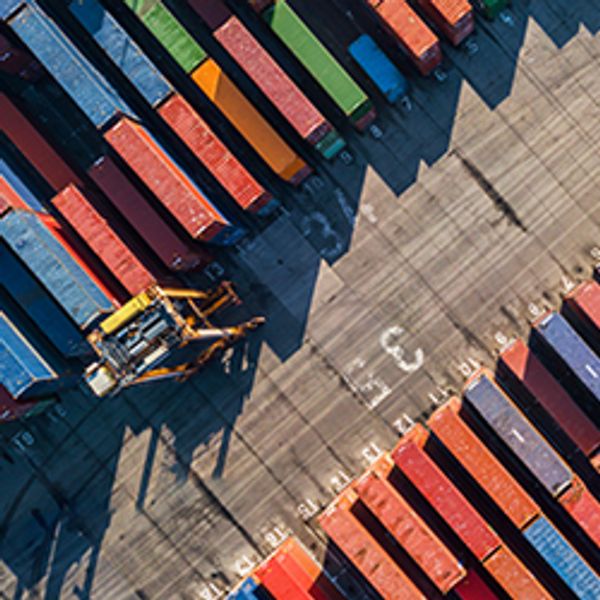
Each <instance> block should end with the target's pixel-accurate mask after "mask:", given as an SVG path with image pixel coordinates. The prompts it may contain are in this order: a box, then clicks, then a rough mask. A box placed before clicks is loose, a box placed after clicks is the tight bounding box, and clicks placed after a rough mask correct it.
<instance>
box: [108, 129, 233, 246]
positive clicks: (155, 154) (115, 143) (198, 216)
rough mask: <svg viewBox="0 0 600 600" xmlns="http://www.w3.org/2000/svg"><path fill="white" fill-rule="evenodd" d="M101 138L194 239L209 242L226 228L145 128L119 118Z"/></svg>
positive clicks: (221, 219)
mask: <svg viewBox="0 0 600 600" xmlns="http://www.w3.org/2000/svg"><path fill="white" fill-rule="evenodd" d="M104 137H105V139H106V140H107V141H108V142H109V143H110V144H111V145H112V147H113V148H114V149H115V150H116V151H117V152H118V153H119V154H120V155H121V157H122V158H123V160H124V161H125V162H126V163H127V164H128V165H129V166H130V167H131V169H132V170H133V171H134V172H135V173H136V174H137V176H138V177H139V178H140V179H141V180H142V181H143V182H144V184H145V185H146V186H147V187H148V189H150V190H151V191H152V193H153V194H154V195H155V196H156V197H157V198H158V199H159V200H160V201H161V202H162V204H163V205H164V206H165V208H167V210H169V212H170V213H171V214H172V215H173V216H174V217H175V218H176V219H177V221H179V223H180V224H181V225H182V226H183V227H184V228H185V229H186V231H187V232H188V233H189V234H190V235H191V236H192V237H193V238H197V239H202V240H204V241H210V240H211V239H212V238H214V237H215V236H216V235H217V234H218V233H219V232H220V231H221V230H222V229H224V228H225V227H226V226H227V225H228V223H227V221H225V220H224V219H223V217H222V216H221V215H220V214H219V213H218V212H217V210H216V209H215V208H214V207H213V206H212V205H211V203H210V202H209V201H208V200H207V199H206V198H205V197H204V196H203V195H202V194H201V193H200V190H199V189H198V188H197V187H196V186H195V185H194V184H192V182H191V181H190V180H189V179H188V177H187V176H186V175H185V173H183V171H181V169H180V168H179V167H178V166H177V165H176V164H175V163H174V162H173V161H172V160H171V158H170V157H169V156H168V155H167V154H166V153H165V152H164V150H163V149H162V148H161V147H160V146H159V145H158V144H157V143H156V141H155V140H154V139H153V138H152V137H151V136H150V135H149V134H148V132H147V131H146V130H145V129H144V127H142V126H141V125H138V124H137V123H135V122H134V121H132V120H131V119H128V118H127V117H122V118H121V119H120V120H119V121H118V122H117V123H116V124H115V125H113V126H112V127H111V128H110V129H109V130H108V131H107V132H106V133H105V134H104Z"/></svg>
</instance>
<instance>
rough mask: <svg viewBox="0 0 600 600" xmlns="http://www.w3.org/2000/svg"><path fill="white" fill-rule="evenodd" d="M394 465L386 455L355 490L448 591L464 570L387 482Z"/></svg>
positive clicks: (398, 540) (395, 536)
mask: <svg viewBox="0 0 600 600" xmlns="http://www.w3.org/2000/svg"><path fill="white" fill-rule="evenodd" d="M393 465H394V463H393V462H392V461H391V459H390V458H389V457H388V456H383V457H382V458H381V459H380V460H379V461H377V463H376V464H375V465H374V466H373V467H372V471H371V472H367V473H366V474H365V475H363V476H362V477H361V478H360V479H359V480H358V481H356V482H355V483H354V484H353V485H352V489H353V490H354V491H355V492H356V493H357V494H358V496H359V498H360V499H361V500H362V502H363V504H364V505H365V506H366V507H367V508H368V509H369V510H370V511H371V512H372V513H373V515H375V517H376V518H377V519H378V520H379V522H380V523H381V524H382V525H383V526H384V527H385V528H386V529H387V531H388V532H389V534H390V535H391V536H392V537H393V538H394V539H395V540H396V541H397V542H398V544H399V545H400V546H402V548H404V550H405V551H406V552H407V553H408V554H409V555H410V556H411V557H412V558H413V560H414V561H415V562H416V563H417V564H418V565H419V567H420V568H421V570H422V571H423V572H424V573H425V574H426V575H427V576H428V577H429V579H431V581H432V582H433V583H434V584H435V585H436V586H437V588H438V589H439V590H440V591H442V592H443V593H447V592H449V591H450V590H451V589H452V588H453V587H454V586H455V585H456V584H457V583H458V582H459V581H460V580H461V579H462V578H463V577H464V576H465V574H466V572H465V569H464V568H463V566H462V565H461V564H460V562H459V561H458V560H457V559H456V558H455V557H454V556H453V554H452V553H451V552H450V551H449V550H448V549H447V548H446V546H444V544H443V543H442V541H441V540H440V539H439V538H438V537H437V536H436V535H435V534H434V533H433V531H431V529H429V527H428V526H427V525H426V524H425V523H424V522H423V520H422V519H421V518H420V517H419V516H418V515H417V514H416V513H415V512H414V511H413V510H412V509H411V508H410V506H409V505H408V504H407V503H406V501H405V500H404V499H403V498H402V496H400V494H398V492H396V490H395V489H394V488H393V487H392V486H391V485H390V484H389V483H388V482H387V481H386V480H387V477H388V475H389V473H390V471H391V470H392V468H393Z"/></svg>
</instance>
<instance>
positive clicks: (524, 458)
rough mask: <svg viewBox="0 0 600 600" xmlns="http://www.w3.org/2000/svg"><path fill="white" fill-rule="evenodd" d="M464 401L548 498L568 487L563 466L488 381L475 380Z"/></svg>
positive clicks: (570, 474)
mask: <svg viewBox="0 0 600 600" xmlns="http://www.w3.org/2000/svg"><path fill="white" fill-rule="evenodd" d="M464 397H465V398H466V400H467V401H468V403H469V404H470V405H471V406H472V407H473V408H474V409H475V410H476V411H477V413H478V415H479V416H480V417H481V418H482V419H483V421H484V422H485V423H487V424H488V425H489V426H490V427H491V428H492V429H493V430H494V431H495V432H496V433H497V434H498V436H499V437H500V438H501V439H502V440H503V441H504V443H505V444H506V445H507V446H509V448H510V449H511V450H512V451H513V452H514V454H516V456H517V457H518V458H519V459H520V460H521V462H522V463H523V464H524V465H525V466H526V467H527V468H528V469H529V471H530V472H531V473H532V474H533V475H534V477H535V478H536V479H537V480H538V481H539V482H540V483H541V484H542V485H543V486H544V487H545V488H546V490H547V491H548V492H550V494H552V495H553V496H558V495H559V494H560V493H561V492H562V491H564V490H565V489H566V488H567V487H568V486H569V485H570V483H571V480H572V477H573V474H572V473H571V471H570V470H569V468H568V467H567V465H566V464H565V463H564V462H563V461H562V459H561V458H560V457H559V455H558V454H557V453H556V452H554V450H553V449H552V447H551V446H550V445H549V444H548V442H546V440H545V439H544V438H543V437H542V436H541V435H540V434H539V433H538V431H537V430H536V429H535V428H534V427H533V425H531V423H529V421H528V420H527V419H526V418H525V416H524V415H523V414H522V413H521V411H520V410H519V409H518V408H517V407H516V406H515V405H514V404H513V403H512V402H511V401H510V400H509V399H508V398H507V397H506V396H505V395H504V394H503V393H502V391H501V390H500V388H498V387H497V386H496V385H495V384H494V383H493V382H492V381H491V380H490V379H489V378H488V377H486V376H485V375H481V376H479V377H477V378H476V379H475V380H474V381H473V382H471V383H470V384H469V385H468V386H467V388H466V389H465V391H464Z"/></svg>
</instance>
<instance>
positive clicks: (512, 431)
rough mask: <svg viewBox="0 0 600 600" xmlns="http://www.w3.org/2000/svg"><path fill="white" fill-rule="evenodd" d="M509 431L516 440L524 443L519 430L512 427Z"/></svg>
mask: <svg viewBox="0 0 600 600" xmlns="http://www.w3.org/2000/svg"><path fill="white" fill-rule="evenodd" d="M510 432H511V433H512V434H513V435H514V436H515V437H516V438H517V440H518V441H519V442H520V443H521V444H524V443H525V438H524V437H523V436H522V435H521V433H520V432H519V431H517V430H516V429H515V428H514V427H513V428H512V429H511V430H510Z"/></svg>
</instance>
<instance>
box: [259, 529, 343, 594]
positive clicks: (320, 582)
mask: <svg viewBox="0 0 600 600" xmlns="http://www.w3.org/2000/svg"><path fill="white" fill-rule="evenodd" d="M254 577H255V578H256V579H258V581H259V582H260V583H261V585H262V587H263V588H264V589H265V590H266V591H267V592H268V593H269V594H270V595H271V596H272V597H273V598H289V599H294V600H295V599H297V600H301V599H302V598H305V599H306V600H310V599H315V600H342V596H341V595H340V593H339V592H338V591H337V590H336V589H335V587H334V586H333V584H332V583H331V581H330V580H329V579H328V577H327V575H326V574H325V573H324V572H323V571H322V570H321V568H320V567H319V565H317V563H315V562H314V560H313V559H312V558H311V557H310V555H309V554H308V553H307V552H306V550H305V549H304V548H303V547H302V546H301V545H300V543H299V542H298V541H297V540H296V539H294V538H288V539H287V540H285V542H283V544H282V545H281V546H279V548H277V550H276V551H275V552H274V553H273V554H272V555H271V557H270V558H268V559H267V560H266V561H265V562H264V563H263V564H262V565H260V566H259V567H258V568H257V569H256V570H255V571H254Z"/></svg>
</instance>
